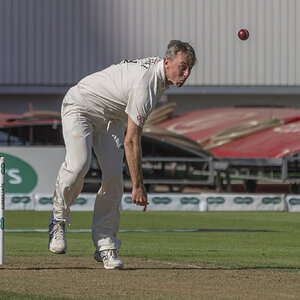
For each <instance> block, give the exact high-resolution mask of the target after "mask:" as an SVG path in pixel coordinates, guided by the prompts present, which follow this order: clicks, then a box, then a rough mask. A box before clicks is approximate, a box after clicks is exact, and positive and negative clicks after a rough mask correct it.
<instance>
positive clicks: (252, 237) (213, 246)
mask: <svg viewBox="0 0 300 300" xmlns="http://www.w3.org/2000/svg"><path fill="white" fill-rule="evenodd" d="M48 215H49V213H48V212H34V211H7V212H6V229H46V228H47V224H48ZM299 217H300V215H299V213H286V212H146V213H142V212H131V211H122V212H121V226H120V229H123V230H124V229H131V230H132V229H135V230H136V229H148V230H151V229H153V230H158V229H163V230H172V229H227V230H270V231H273V232H230V231H228V232H226V231H225V232H224V231H223V232H220V231H216V232H205V231H203V232H146V233H145V232H128V233H119V238H120V239H122V240H123V246H122V248H121V251H120V255H121V256H134V257H140V258H147V259H152V260H166V261H174V262H186V263H194V264H202V265H203V264H205V265H211V266H216V265H218V266H221V267H228V268H274V269H290V270H298V269H300V251H299V249H300V238H299V236H300V218H299ZM91 220H92V213H91V212H72V213H71V221H72V225H71V226H70V227H69V228H70V229H89V228H90V226H91ZM67 241H68V254H66V255H68V256H90V255H92V253H93V252H94V247H93V244H92V241H91V233H71V232H69V233H67ZM47 242H48V235H47V234H46V233H11V232H7V233H6V235H5V255H10V256H14V255H18V256H19V255H26V256H47V255H52V254H51V253H49V251H48V249H47Z"/></svg>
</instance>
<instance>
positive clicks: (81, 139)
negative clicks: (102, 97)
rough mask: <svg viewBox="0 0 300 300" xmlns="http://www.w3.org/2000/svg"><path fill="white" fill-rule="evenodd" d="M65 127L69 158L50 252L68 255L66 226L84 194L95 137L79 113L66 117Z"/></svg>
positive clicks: (55, 199)
mask: <svg viewBox="0 0 300 300" xmlns="http://www.w3.org/2000/svg"><path fill="white" fill-rule="evenodd" d="M62 124H63V135H64V141H65V145H66V157H65V161H64V162H63V164H62V165H61V168H60V170H59V173H58V177H57V181H56V188H55V193H54V196H53V213H52V214H51V215H50V220H49V234H50V235H49V249H50V250H51V251H52V252H55V253H64V252H66V248H67V245H66V241H65V236H64V231H65V223H66V222H69V212H70V206H71V205H72V204H73V202H74V201H75V200H76V199H77V196H78V195H79V193H80V192H81V190H82V187H83V179H84V176H85V175H86V173H87V171H88V170H89V165H90V160H91V149H92V135H93V127H92V125H91V123H90V122H89V121H88V119H87V118H86V117H85V116H83V115H82V114H80V113H76V112H74V111H71V112H67V113H65V115H63V118H62Z"/></svg>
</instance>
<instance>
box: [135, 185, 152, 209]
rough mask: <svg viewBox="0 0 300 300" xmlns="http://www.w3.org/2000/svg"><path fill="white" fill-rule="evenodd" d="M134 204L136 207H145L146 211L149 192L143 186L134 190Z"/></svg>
mask: <svg viewBox="0 0 300 300" xmlns="http://www.w3.org/2000/svg"><path fill="white" fill-rule="evenodd" d="M132 202H133V203H135V204H136V205H139V206H143V211H146V209H147V205H148V204H149V203H148V202H147V192H146V189H145V187H144V185H143V186H141V187H138V188H132Z"/></svg>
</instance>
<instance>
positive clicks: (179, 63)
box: [164, 52, 193, 87]
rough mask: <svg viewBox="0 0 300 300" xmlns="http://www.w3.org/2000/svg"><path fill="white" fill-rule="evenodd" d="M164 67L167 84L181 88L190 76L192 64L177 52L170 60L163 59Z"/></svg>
mask: <svg viewBox="0 0 300 300" xmlns="http://www.w3.org/2000/svg"><path fill="white" fill-rule="evenodd" d="M164 67H165V74H166V80H167V83H168V84H173V85H175V86H177V87H181V86H183V85H184V83H185V81H186V80H187V79H188V77H189V76H190V74H191V71H192V68H193V64H192V62H191V60H190V59H189V58H188V57H187V56H185V55H184V54H182V52H178V53H177V55H176V56H175V57H174V58H173V59H172V60H170V59H168V58H165V59H164Z"/></svg>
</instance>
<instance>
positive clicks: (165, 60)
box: [164, 58, 169, 67]
mask: <svg viewBox="0 0 300 300" xmlns="http://www.w3.org/2000/svg"><path fill="white" fill-rule="evenodd" d="M168 64H169V59H168V58H164V66H165V67H166V66H167V65H168Z"/></svg>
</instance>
